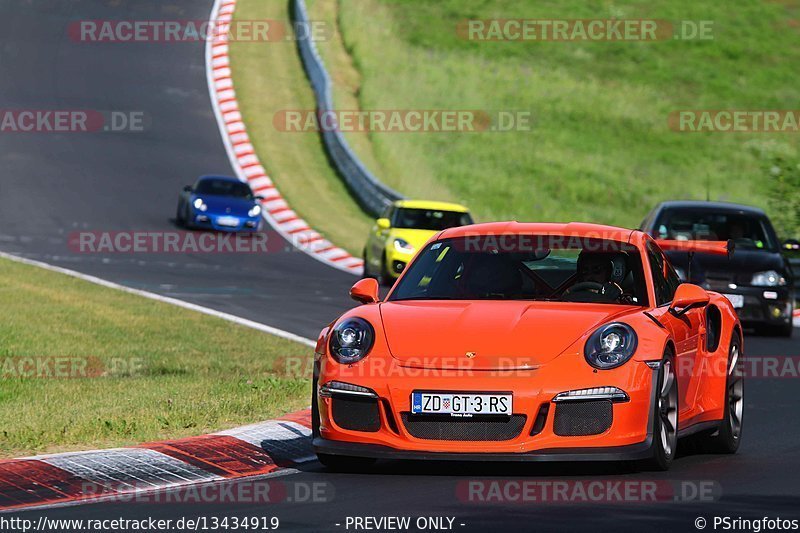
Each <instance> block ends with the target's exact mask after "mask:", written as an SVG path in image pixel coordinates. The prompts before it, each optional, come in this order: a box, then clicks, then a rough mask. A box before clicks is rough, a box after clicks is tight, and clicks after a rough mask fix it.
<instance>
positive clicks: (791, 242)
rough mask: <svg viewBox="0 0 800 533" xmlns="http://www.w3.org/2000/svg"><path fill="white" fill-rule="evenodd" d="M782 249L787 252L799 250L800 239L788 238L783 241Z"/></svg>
mask: <svg viewBox="0 0 800 533" xmlns="http://www.w3.org/2000/svg"><path fill="white" fill-rule="evenodd" d="M783 249H784V250H786V251H787V252H800V241H798V240H797V239H788V240H785V241H783Z"/></svg>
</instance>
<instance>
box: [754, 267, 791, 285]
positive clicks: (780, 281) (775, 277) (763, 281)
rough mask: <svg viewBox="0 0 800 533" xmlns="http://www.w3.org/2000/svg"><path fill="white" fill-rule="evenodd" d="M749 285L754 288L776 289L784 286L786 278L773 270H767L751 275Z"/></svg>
mask: <svg viewBox="0 0 800 533" xmlns="http://www.w3.org/2000/svg"><path fill="white" fill-rule="evenodd" d="M750 284H751V285H753V286H755V287H778V286H781V285H786V278H785V277H783V276H782V275H781V274H779V273H777V272H775V271H774V270H767V271H766V272H756V273H755V274H753V279H752V281H751V282H750Z"/></svg>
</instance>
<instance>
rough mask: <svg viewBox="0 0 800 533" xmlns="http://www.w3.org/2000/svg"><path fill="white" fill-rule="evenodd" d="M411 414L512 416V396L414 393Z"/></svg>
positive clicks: (412, 394)
mask: <svg viewBox="0 0 800 533" xmlns="http://www.w3.org/2000/svg"><path fill="white" fill-rule="evenodd" d="M411 412H412V413H417V414H446V415H451V416H472V415H506V416H508V415H511V413H512V412H513V397H512V395H511V394H471V393H454V392H416V391H415V392H412V393H411Z"/></svg>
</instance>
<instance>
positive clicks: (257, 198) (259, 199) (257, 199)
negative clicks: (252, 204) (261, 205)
mask: <svg viewBox="0 0 800 533" xmlns="http://www.w3.org/2000/svg"><path fill="white" fill-rule="evenodd" d="M255 199H256V202H263V201H264V197H263V196H261V195H259V196H256V197H255Z"/></svg>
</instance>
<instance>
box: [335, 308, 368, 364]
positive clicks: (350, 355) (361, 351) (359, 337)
mask: <svg viewBox="0 0 800 533" xmlns="http://www.w3.org/2000/svg"><path fill="white" fill-rule="evenodd" d="M374 343H375V330H374V329H373V327H372V324H370V323H369V322H367V321H366V320H364V319H363V318H348V319H347V320H344V321H342V322H340V323H339V324H337V325H336V327H335V328H333V332H332V333H331V341H330V347H331V355H332V356H333V358H334V359H336V360H337V361H339V362H340V363H344V364H349V363H355V362H356V361H360V360H362V359H364V358H365V357H366V356H367V354H369V351H370V350H371V349H372V345H373V344H374Z"/></svg>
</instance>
